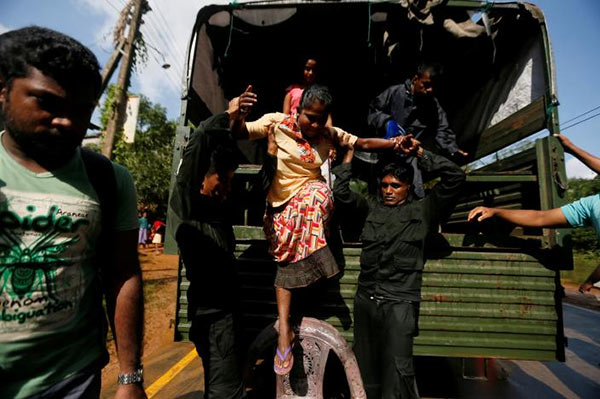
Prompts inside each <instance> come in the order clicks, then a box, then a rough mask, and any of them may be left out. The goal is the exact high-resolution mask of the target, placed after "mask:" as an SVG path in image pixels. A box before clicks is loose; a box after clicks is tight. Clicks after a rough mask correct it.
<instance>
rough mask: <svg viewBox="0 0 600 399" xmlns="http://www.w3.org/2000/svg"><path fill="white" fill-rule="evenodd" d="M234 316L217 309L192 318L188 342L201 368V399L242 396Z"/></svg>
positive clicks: (224, 398)
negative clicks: (198, 359)
mask: <svg viewBox="0 0 600 399" xmlns="http://www.w3.org/2000/svg"><path fill="white" fill-rule="evenodd" d="M234 324H235V323H234V315H233V314H232V313H231V312H218V313H210V314H206V315H197V316H196V317H194V319H193V320H192V327H191V329H190V341H192V342H193V343H194V345H195V346H196V351H198V355H200V357H201V358H202V366H203V367H204V399H238V398H243V397H244V396H245V389H244V385H243V383H242V373H241V370H240V366H241V363H240V360H241V359H240V356H239V352H238V350H239V348H238V342H237V338H236V329H235V325H234Z"/></svg>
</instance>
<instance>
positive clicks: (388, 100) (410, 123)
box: [367, 64, 468, 198]
mask: <svg viewBox="0 0 600 399" xmlns="http://www.w3.org/2000/svg"><path fill="white" fill-rule="evenodd" d="M440 74H441V73H440V68H439V67H438V66H437V65H435V64H421V65H419V67H418V69H417V73H416V74H415V75H414V76H413V77H412V78H411V79H407V80H406V81H405V82H404V83H401V84H398V85H394V86H390V87H388V88H387V89H385V90H384V91H383V92H382V93H381V94H379V95H378V96H377V97H375V99H373V101H371V104H370V105H369V116H368V118H367V122H368V124H369V127H370V128H371V129H372V130H373V131H374V132H375V135H376V136H377V137H385V138H390V137H395V136H400V135H404V134H406V133H411V134H412V135H413V136H415V138H416V139H418V140H419V141H420V142H421V143H422V144H423V147H425V148H427V149H428V150H431V151H433V152H435V153H437V154H441V155H443V156H447V157H455V156H460V157H466V156H468V154H467V153H466V152H464V151H462V150H461V149H460V148H459V147H458V144H457V143H456V134H455V133H454V132H453V131H452V129H450V125H449V124H448V117H447V116H446V112H445V111H444V109H443V108H442V106H441V105H440V102H439V101H438V99H437V98H436V97H435V95H434V91H435V84H436V79H438V78H439V75H440ZM415 163H416V161H414V160H413V162H412V165H413V170H414V182H413V189H414V190H415V193H416V194H417V196H418V197H420V198H422V197H423V195H424V194H425V192H424V191H423V187H422V178H421V174H420V172H419V171H418V170H417V169H416V168H415Z"/></svg>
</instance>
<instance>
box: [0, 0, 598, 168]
mask: <svg viewBox="0 0 600 399" xmlns="http://www.w3.org/2000/svg"><path fill="white" fill-rule="evenodd" d="M532 2H533V3H535V4H537V5H538V6H539V7H540V8H541V9H542V10H543V11H544V13H545V15H546V21H547V24H548V29H549V32H550V39H551V41H552V45H553V50H554V56H555V62H556V74H557V83H558V94H559V100H560V103H561V105H560V107H559V112H560V120H561V121H567V120H569V119H571V118H574V117H576V116H578V115H580V114H582V113H583V112H585V111H588V110H590V109H592V108H594V107H597V106H600V51H599V50H598V39H599V38H600V1H598V0H576V1H564V0H537V1H536V0H533V1H532ZM124 3H125V0H0V32H2V31H5V30H8V29H15V28H19V27H23V26H26V25H31V24H37V25H41V26H47V27H49V28H53V29H56V30H59V31H61V32H64V33H66V34H69V35H71V36H73V37H75V38H76V39H78V40H79V41H81V42H82V43H83V44H85V45H87V46H88V47H90V48H91V49H92V50H93V51H94V53H95V54H96V55H97V56H98V59H99V60H100V63H101V64H104V63H105V62H106V60H107V59H108V57H109V56H110V53H111V51H112V43H111V37H112V33H111V28H112V26H113V25H114V23H115V21H116V19H117V17H118V10H120V9H121V8H122V6H123V4H124ZM211 3H220V4H223V3H227V1H223V0H220V1H219V0H217V1H210V2H209V1H196V0H150V5H151V7H152V8H153V11H152V12H150V13H148V14H147V15H146V17H145V20H146V23H145V24H144V27H143V28H142V32H144V35H145V37H146V39H147V41H148V42H149V43H150V44H151V46H152V47H154V48H155V49H156V50H158V52H157V51H155V50H154V49H152V48H151V49H149V56H150V57H149V60H148V63H147V65H146V66H145V67H144V68H143V69H141V70H140V71H138V72H137V73H136V74H135V75H134V78H133V86H132V91H134V92H140V93H142V94H145V95H146V96H148V97H150V99H152V101H155V102H159V103H161V104H162V105H164V106H165V107H166V108H167V110H168V114H169V117H170V118H176V117H177V115H178V113H179V104H180V100H179V96H180V92H181V90H180V81H181V76H182V74H181V72H182V67H183V64H184V54H185V49H186V46H187V43H188V40H189V35H190V32H191V28H192V26H193V23H194V21H195V16H196V13H197V11H198V10H199V9H200V8H201V7H202V6H204V5H207V4H211ZM165 26H168V29H165V28H164V27H165ZM159 52H160V53H159ZM165 60H166V62H168V63H169V64H171V65H172V66H171V68H169V69H168V70H164V69H162V68H161V67H160V66H161V65H162V64H163V63H164V61H165ZM598 112H600V109H598V110H596V111H594V112H592V113H590V114H589V115H587V116H591V115H593V114H595V113H598ZM566 125H567V124H563V126H566ZM542 134H543V133H542ZM565 134H566V135H567V136H568V137H569V138H571V139H572V140H573V141H574V142H575V143H576V144H577V145H579V146H580V147H582V148H585V149H586V150H587V151H589V152H591V153H593V154H596V155H600V116H599V117H596V118H594V119H591V120H589V121H587V122H584V123H582V124H580V125H577V126H574V127H572V128H570V129H567V130H566V131H565ZM567 171H568V174H569V176H570V177H574V176H582V177H593V176H594V174H593V173H592V172H591V171H589V169H587V168H585V167H584V166H583V165H581V164H580V163H579V162H578V161H576V160H575V159H573V158H572V157H570V156H568V157H567Z"/></svg>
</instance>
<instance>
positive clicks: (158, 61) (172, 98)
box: [77, 0, 229, 118]
mask: <svg viewBox="0 0 600 399" xmlns="http://www.w3.org/2000/svg"><path fill="white" fill-rule="evenodd" d="M148 1H149V4H150V7H151V8H152V10H151V11H149V12H148V13H146V14H145V15H144V16H143V20H144V23H143V24H142V27H141V31H142V34H143V35H144V39H145V41H146V43H147V44H148V62H147V64H146V65H145V66H142V67H140V68H139V69H138V70H137V71H135V72H134V74H133V75H132V86H131V88H130V90H131V91H132V92H135V93H140V94H143V95H145V96H146V97H148V98H149V99H150V100H151V101H152V102H155V103H159V104H161V105H163V106H164V107H166V108H167V110H168V115H169V117H170V118H173V117H175V116H177V115H178V113H179V107H180V105H181V100H180V95H181V81H182V74H183V69H184V63H185V54H186V50H187V46H188V42H189V40H190V37H191V33H192V28H193V27H194V23H195V22H196V15H197V14H198V11H199V10H200V9H201V8H202V7H204V6H206V5H209V4H219V3H221V4H227V3H228V2H229V1H228V0H216V1H215V0H210V1H209V0H202V1H190V0H148ZM77 3H78V4H79V6H81V7H84V8H85V9H86V10H87V11H88V12H92V13H94V14H96V15H98V17H100V18H102V19H103V27H102V29H100V30H99V31H98V32H97V33H96V35H95V36H96V37H95V40H96V42H97V43H98V44H100V46H101V48H102V49H103V50H104V52H107V51H108V52H110V51H112V48H113V46H114V45H113V43H112V29H113V27H114V24H115V22H116V20H117V18H118V10H120V9H121V8H122V7H123V6H124V4H125V0H109V1H98V0H81V1H80V2H77ZM117 9H118V10H117ZM165 62H166V63H168V64H169V65H171V66H170V68H169V69H163V68H162V64H164V63H165ZM117 74H118V71H116V72H115V74H114V75H113V78H112V81H113V82H114V81H115V79H116V76H117Z"/></svg>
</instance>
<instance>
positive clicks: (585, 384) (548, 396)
mask: <svg viewBox="0 0 600 399" xmlns="http://www.w3.org/2000/svg"><path fill="white" fill-rule="evenodd" d="M563 309H564V324H565V335H566V336H567V337H568V348H566V357H567V361H566V362H565V363H561V362H544V363H542V362H535V361H508V360H494V359H491V360H489V361H488V363H487V379H481V378H479V379H478V378H477V377H482V376H483V375H484V366H485V364H484V360H483V359H468V360H466V361H465V362H464V363H463V362H462V361H461V360H460V359H447V358H424V357H421V358H417V375H418V384H419V389H420V393H421V395H422V397H423V398H464V399H475V398H477V399H483V398H490V399H491V398H493V399H500V398H507V399H508V398H510V399H521V398H522V399H529V398H544V399H553V398H556V399H559V398H560V399H562V398H583V399H588V398H589V399H594V398H600V312H597V311H593V310H587V309H583V308H580V307H576V306H573V305H569V304H564V305H563ZM192 350H193V346H192V345H190V344H182V343H172V344H170V345H168V346H166V347H165V348H164V350H161V352H160V353H159V354H158V355H157V356H155V357H153V358H152V359H148V360H146V364H145V368H146V370H145V374H146V384H145V386H146V387H147V388H148V387H149V386H150V385H151V384H152V383H153V382H155V381H157V380H158V379H159V378H160V377H161V376H162V375H164V373H166V372H167V371H168V370H169V369H170V368H172V367H173V365H175V364H177V363H178V362H179V361H180V360H181V359H183V358H184V357H185V356H186V355H187V354H189V352H190V351H192ZM463 372H464V373H465V374H466V375H469V376H471V377H475V378H474V379H468V378H463V377H462V375H463ZM164 381H165V379H164V378H163V382H164ZM203 384H204V382H203V379H202V363H201V361H200V360H199V359H198V358H197V357H195V358H193V360H192V361H191V362H188V363H187V364H186V365H185V367H183V368H182V369H181V371H180V372H179V373H178V374H176V375H175V376H174V377H173V378H172V379H171V380H170V381H168V382H166V383H165V384H164V386H162V387H161V388H160V389H159V390H158V391H156V394H155V395H154V397H153V398H155V399H202V396H203V392H202V387H203ZM155 387H156V385H155ZM113 395H114V386H107V387H105V388H104V389H103V396H102V397H103V398H105V399H108V398H112V397H113Z"/></svg>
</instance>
